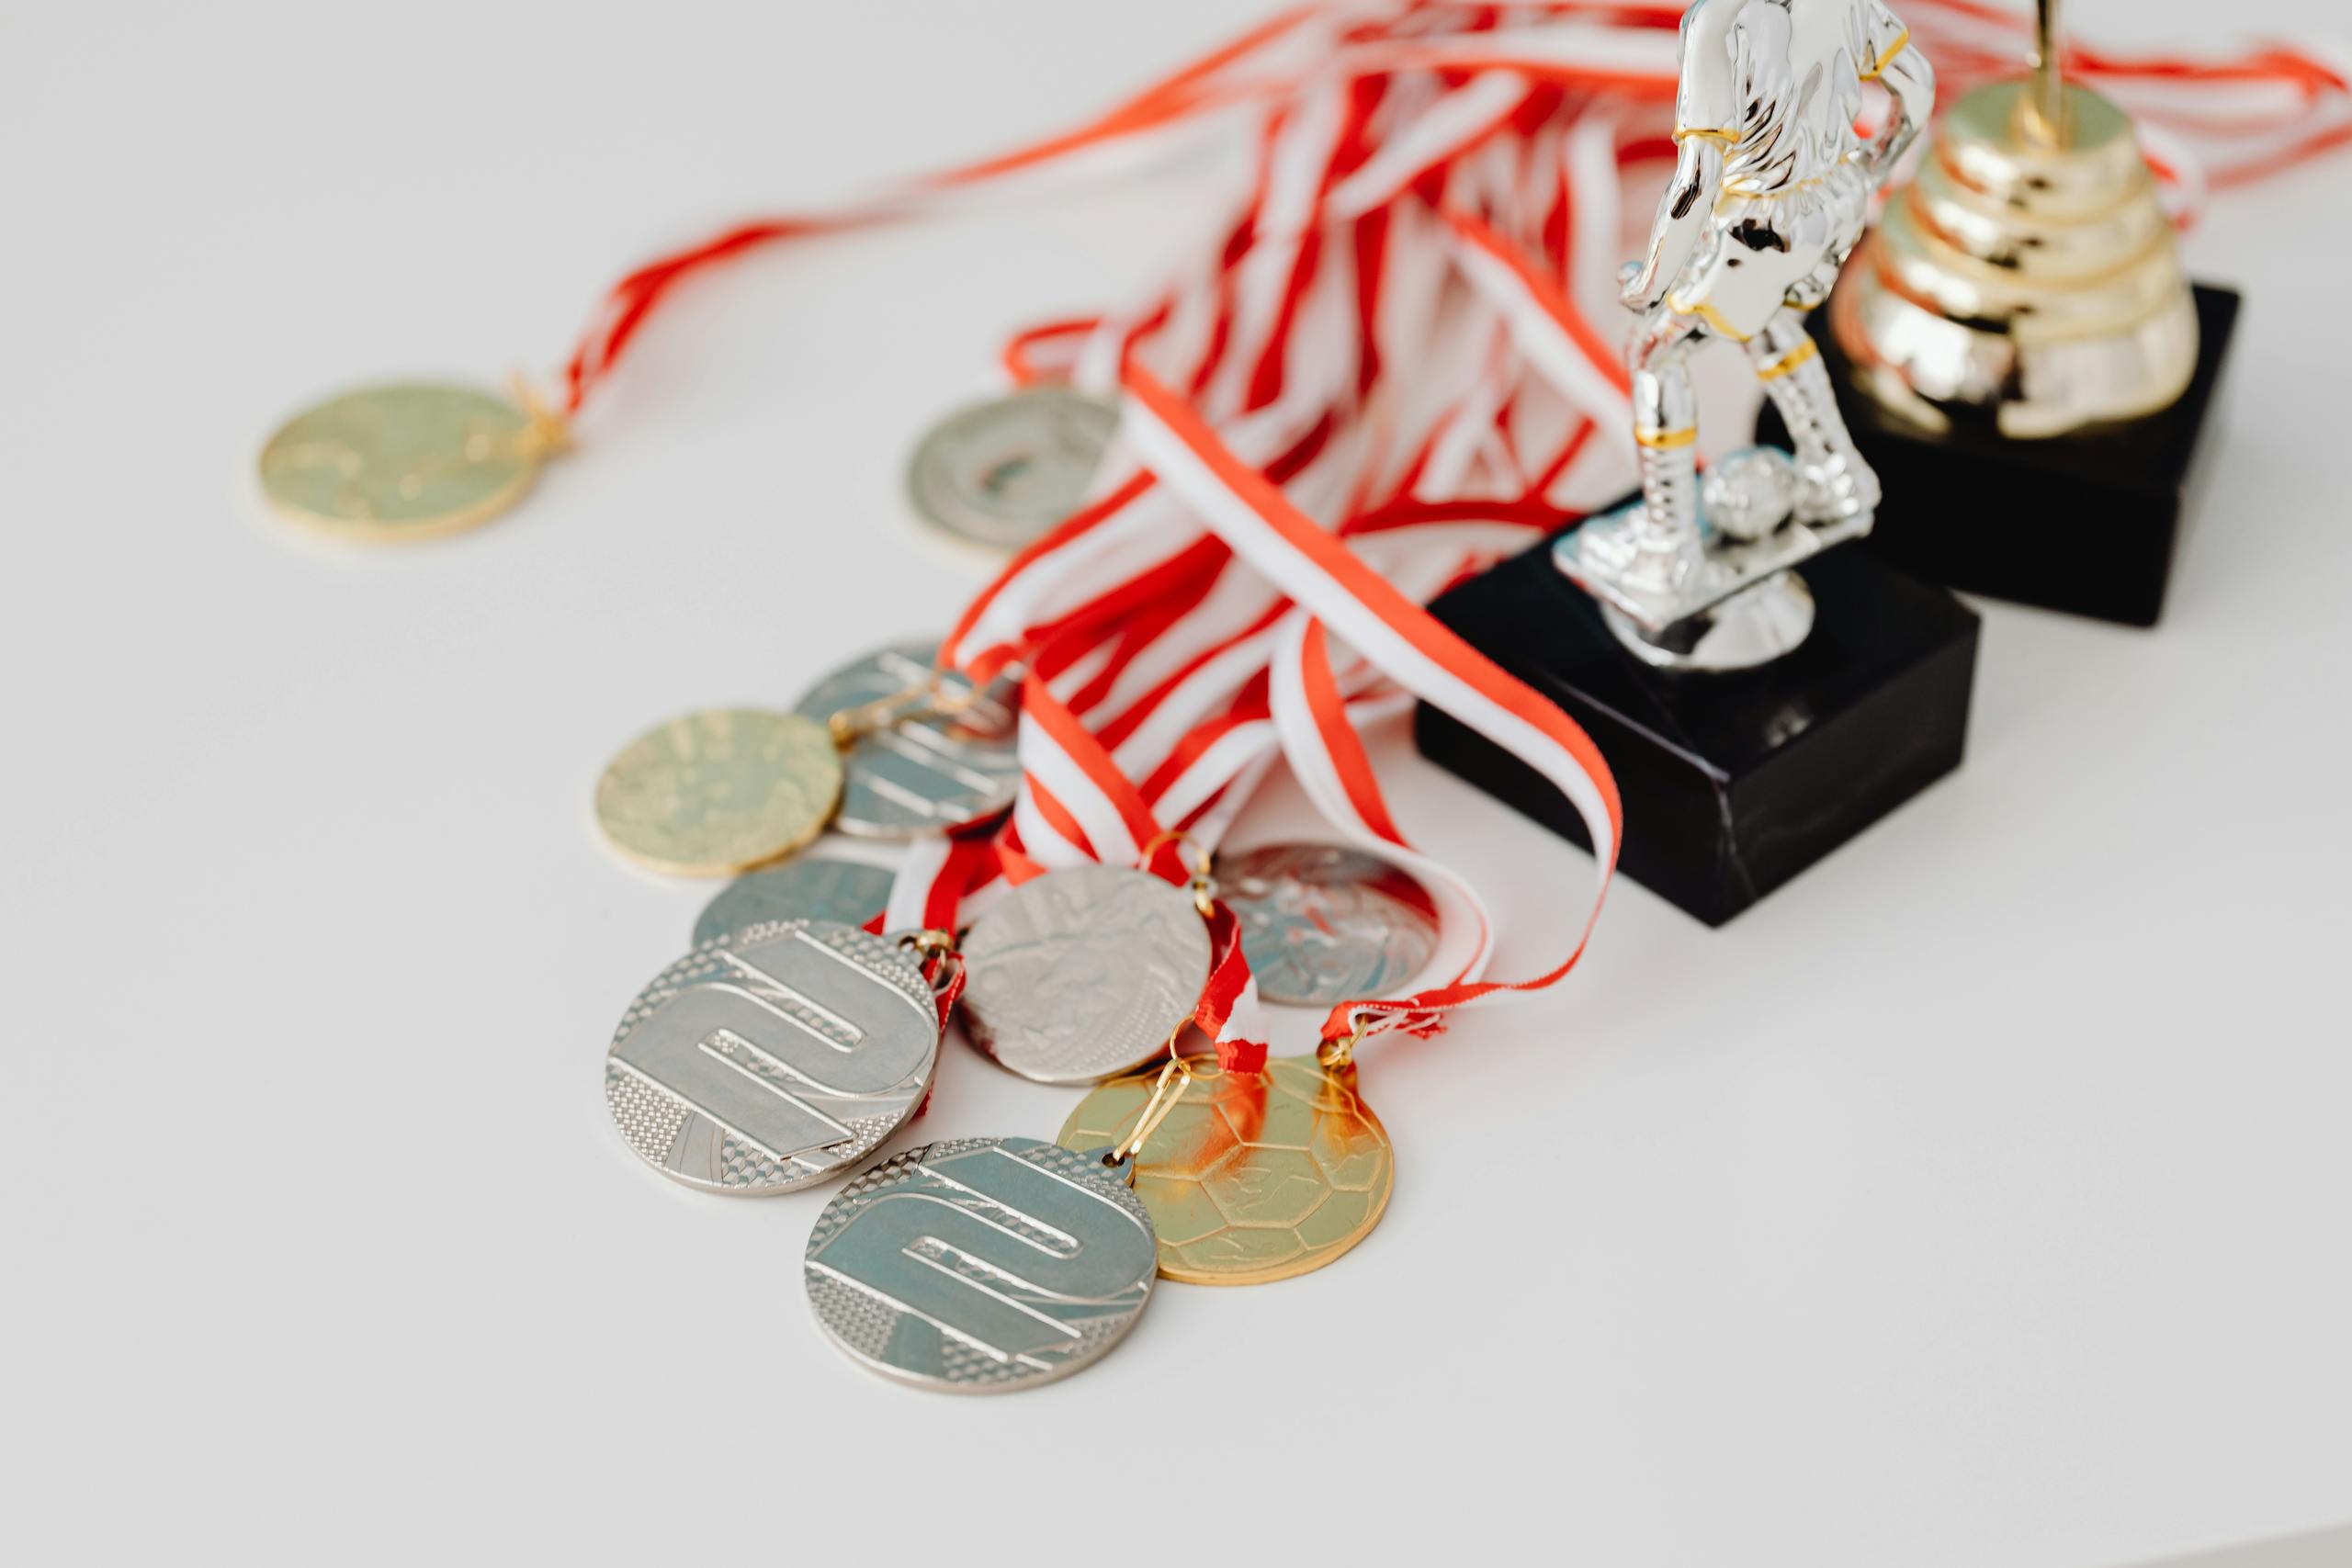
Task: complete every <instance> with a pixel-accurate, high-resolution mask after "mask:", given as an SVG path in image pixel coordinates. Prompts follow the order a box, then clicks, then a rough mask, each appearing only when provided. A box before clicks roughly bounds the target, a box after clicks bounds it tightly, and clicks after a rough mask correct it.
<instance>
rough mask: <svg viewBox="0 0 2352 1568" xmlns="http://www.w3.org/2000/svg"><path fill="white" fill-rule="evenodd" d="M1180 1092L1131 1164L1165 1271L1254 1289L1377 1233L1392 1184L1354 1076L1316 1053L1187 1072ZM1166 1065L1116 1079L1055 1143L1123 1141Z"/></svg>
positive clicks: (1390, 1155)
mask: <svg viewBox="0 0 2352 1568" xmlns="http://www.w3.org/2000/svg"><path fill="white" fill-rule="evenodd" d="M1191 1066H1192V1076H1191V1081H1190V1082H1188V1083H1186V1084H1185V1085H1184V1088H1183V1092H1182V1097H1181V1098H1180V1099H1179V1100H1178V1101H1177V1103H1176V1104H1175V1106H1174V1107H1173V1108H1172V1109H1168V1110H1167V1111H1166V1114H1165V1117H1164V1119H1163V1120H1162V1121H1161V1122H1159V1126H1158V1127H1157V1128H1154V1129H1152V1130H1150V1131H1149V1132H1148V1134H1147V1135H1146V1137H1145V1140H1144V1144H1143V1148H1142V1150H1141V1152H1140V1153H1138V1154H1137V1155H1136V1159H1135V1168H1136V1197H1138V1198H1141V1199H1142V1200H1143V1206H1144V1208H1145V1209H1147V1210H1148V1211H1149V1213H1150V1214H1151V1223H1152V1227H1153V1229H1154V1230H1155V1231H1157V1232H1158V1234H1159V1271H1160V1273H1162V1274H1164V1275H1166V1276H1167V1277H1168V1278H1169V1279H1170V1280H1183V1281H1185V1282H1187V1283H1190V1284H1195V1285H1255V1284H1263V1283H1266V1282H1267V1281H1270V1280H1288V1279H1291V1278H1293V1277H1294V1276H1295V1275H1299V1274H1306V1273H1310V1272H1312V1271H1313V1270H1315V1269H1320V1268H1322V1267H1323V1265H1325V1264H1326V1263H1329V1262H1330V1261H1331V1260H1332V1259H1333V1258H1337V1257H1339V1256H1340V1254H1341V1253H1343V1252H1345V1251H1347V1250H1348V1249H1349V1248H1350V1247H1353V1246H1355V1244H1356V1243H1358V1242H1359V1241H1362V1240H1363V1238H1364V1237H1365V1236H1367V1235H1371V1234H1372V1227H1373V1226H1374V1225H1376V1224H1379V1223H1380V1214H1381V1211H1382V1210H1384V1209H1385V1208H1386V1207H1387V1206H1388V1194H1389V1193H1390V1192H1391V1191H1392V1190H1394V1189H1395V1187H1396V1184H1397V1160H1396V1156H1395V1152H1394V1151H1393V1150H1392V1149H1391V1148H1390V1146H1389V1143H1388V1133H1387V1130H1386V1129H1385V1128H1384V1127H1382V1126H1381V1124H1380V1118H1379V1117H1377V1116H1374V1114H1373V1113H1372V1108H1371V1107H1370V1106H1368V1105H1366V1104H1365V1103H1364V1102H1363V1097H1362V1096H1361V1095H1359V1094H1358V1093H1357V1092H1356V1070H1355V1067H1354V1066H1353V1065H1352V1064H1351V1063H1346V1062H1344V1061H1343V1062H1342V1063H1341V1065H1340V1066H1330V1067H1327V1066H1324V1065H1323V1064H1322V1063H1320V1062H1318V1061H1317V1060H1316V1059H1315V1058H1314V1057H1312V1056H1281V1057H1274V1058H1272V1059H1270V1060H1269V1061H1268V1062H1267V1063H1266V1066H1265V1068H1264V1070H1262V1071H1261V1072H1257V1073H1228V1072H1226V1071H1224V1070H1223V1069H1222V1068H1220V1067H1218V1066H1216V1064H1215V1063H1213V1062H1206V1063H1204V1062H1198V1061H1195V1062H1193V1063H1192V1064H1191ZM1160 1081H1161V1069H1159V1068H1154V1069H1152V1070H1151V1071H1149V1072H1145V1073H1139V1074H1136V1075H1134V1076H1131V1077H1123V1078H1114V1079H1112V1080H1111V1081H1110V1082H1109V1083H1106V1084H1103V1086H1102V1087H1101V1088H1099V1089H1095V1090H1094V1092H1093V1093H1091V1094H1090V1095H1088V1096H1087V1097H1086V1098H1085V1099H1084V1100H1080V1101H1079V1105H1078V1109H1077V1110H1076V1111H1072V1112H1071V1113H1070V1118H1069V1121H1068V1122H1064V1123H1063V1124H1062V1130H1061V1135H1060V1137H1059V1138H1058V1139H1057V1140H1056V1141H1057V1142H1058V1143H1059V1144H1060V1145H1062V1146H1063V1147H1064V1148H1067V1149H1094V1148H1101V1147H1103V1145H1117V1144H1119V1143H1120V1142H1121V1140H1122V1138H1123V1136H1124V1135H1125V1134H1129V1133H1130V1131H1131V1129H1133V1128H1134V1127H1135V1125H1136V1118H1137V1116H1138V1115H1139V1114H1140V1113H1142V1112H1143V1111H1144V1110H1145V1108H1146V1106H1147V1105H1148V1103H1149V1102H1150V1100H1151V1099H1152V1096H1153V1092H1154V1090H1155V1089H1156V1088H1158V1086H1159V1083H1160Z"/></svg>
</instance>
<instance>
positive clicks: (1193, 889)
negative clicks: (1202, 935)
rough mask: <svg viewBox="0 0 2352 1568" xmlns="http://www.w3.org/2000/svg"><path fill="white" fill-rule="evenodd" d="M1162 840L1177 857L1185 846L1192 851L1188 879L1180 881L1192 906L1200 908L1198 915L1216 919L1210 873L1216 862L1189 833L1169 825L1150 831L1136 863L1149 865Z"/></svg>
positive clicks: (1184, 849)
mask: <svg viewBox="0 0 2352 1568" xmlns="http://www.w3.org/2000/svg"><path fill="white" fill-rule="evenodd" d="M1163 844H1174V845H1175V846H1176V849H1177V854H1178V856H1179V857H1180V858H1181V857H1182V854H1183V852H1184V851H1186V850H1188V849H1189V850H1191V851H1192V852H1193V875H1192V879H1191V880H1190V881H1189V882H1187V883H1186V884H1185V885H1184V886H1185V891H1187V892H1189V893H1190V894H1192V896H1193V908H1195V909H1197V910H1199V911H1200V914H1201V919H1204V920H1213V919H1216V881H1215V880H1214V879H1213V878H1212V877H1211V875H1210V871H1211V869H1212V867H1213V866H1214V865H1215V864H1216V862H1215V861H1214V860H1212V859H1211V858H1210V855H1209V852H1208V851H1206V850H1204V849H1203V848H1202V847H1201V846H1200V844H1199V843H1198V842H1196V841H1195V840H1193V835H1192V834H1190V833H1187V832H1186V831H1184V830H1183V829H1182V828H1169V829H1162V830H1161V831H1160V832H1158V833H1155V834H1153V835H1152V838H1151V841H1150V842H1149V843H1148V844H1146V845H1144V847H1143V851H1142V852H1141V853H1140V854H1138V855H1137V856H1136V863H1137V864H1138V865H1143V866H1148V865H1150V864H1151V857H1152V856H1154V855H1156V854H1158V853H1159V850H1160V846H1161V845H1163Z"/></svg>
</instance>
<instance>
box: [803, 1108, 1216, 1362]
mask: <svg viewBox="0 0 2352 1568" xmlns="http://www.w3.org/2000/svg"><path fill="white" fill-rule="evenodd" d="M1187 1076H1188V1072H1187V1069H1186V1068H1185V1066H1184V1065H1183V1064H1182V1063H1181V1062H1170V1064H1169V1065H1168V1066H1167V1067H1166V1068H1165V1069H1164V1070H1163V1071H1162V1074H1161V1076H1160V1078H1159V1082H1158V1089H1159V1093H1158V1094H1157V1096H1155V1097H1151V1098H1150V1099H1149V1100H1148V1102H1147V1103H1145V1104H1144V1105H1143V1107H1142V1111H1141V1114H1140V1115H1139V1116H1138V1117H1136V1119H1135V1123H1136V1124H1135V1127H1134V1128H1133V1129H1132V1130H1131V1131H1130V1133H1129V1134H1128V1135H1127V1136H1125V1137H1124V1138H1120V1139H1115V1140H1114V1139H1106V1140H1104V1142H1103V1143H1102V1144H1099V1145H1094V1146H1093V1147H1091V1148H1087V1149H1071V1148H1067V1147H1063V1146H1060V1145H1055V1144H1048V1143H1045V1142H1043V1141H1041V1140H1038V1139H1035V1138H954V1139H949V1140H947V1141H945V1142H943V1143H936V1144H928V1145H923V1146H922V1147H920V1148H913V1149H909V1150H907V1151H906V1152H905V1153H903V1154H898V1155H893V1156H890V1157H889V1158H888V1159H886V1160H884V1161H882V1162H881V1163H880V1164H878V1165H876V1166H874V1167H872V1168H869V1169H867V1170H865V1171H863V1172H861V1173H859V1175H858V1176H857V1177H855V1178H854V1179H853V1180H852V1181H851V1182H850V1183H849V1185H848V1186H846V1187H844V1188H843V1189H842V1190H841V1191H840V1192H839V1193H837V1194H835V1195H834V1197H833V1199H832V1201H831V1202H829V1203H827V1204H826V1205H825V1212H824V1213H823V1214H822V1215H821V1216H820V1217H819V1219H818V1221H817V1227H816V1230H815V1232H814V1233H813V1234H812V1235H810V1236H809V1247H808V1252H807V1254H806V1256H805V1258H804V1259H803V1262H802V1278H803V1281H804V1283H805V1284H806V1286H807V1289H808V1292H809V1310H810V1311H811V1312H812V1313H813V1314H815V1316H816V1319H817V1323H818V1326H819V1327H820V1328H821V1329H823V1330H824V1332H825V1335H826V1337H828V1338H830V1339H831V1340H832V1341H833V1343H834V1344H835V1345H837V1346H839V1347H840V1348H842V1351H844V1352H845V1353H846V1354H847V1355H849V1357H850V1358H851V1359H854V1360H855V1361H856V1362H857V1363H858V1364H859V1365H861V1366H863V1367H865V1368H866V1369H868V1370H869V1371H875V1372H878V1373H880V1374H881V1375H883V1376H884V1377H888V1378H892V1379H895V1380H897V1381H898V1382H905V1383H911V1384H913V1385H915V1386H916V1387H919V1388H928V1389H933V1390H937V1391H940V1392H943V1393H1003V1392H1007V1391H1010V1390H1012V1389H1018V1388H1031V1387H1035V1386H1036V1385H1038V1384H1040V1383H1046V1382H1052V1381H1053V1380H1054V1379H1056V1378H1060V1377H1067V1376H1068V1375H1069V1374H1070V1373H1071V1372H1074V1371H1079V1370H1080V1368H1082V1367H1085V1366H1087V1365H1089V1364H1090V1363H1091V1362H1092V1361H1094V1360H1095V1359H1097V1358H1099V1357H1101V1356H1102V1355H1103V1354H1104V1353H1105V1352H1106V1351H1108V1350H1109V1349H1110V1348H1112V1347H1113V1346H1114V1345H1116V1344H1117V1343H1118V1342H1119V1341H1120V1340H1121V1339H1123V1338H1125V1337H1126V1334H1127V1331H1128V1330H1129V1329H1131V1328H1133V1327H1134V1326H1135V1324H1136V1319H1137V1318H1138V1317H1139V1316H1141V1315H1142V1313H1143V1309H1144V1304H1145V1303H1147V1302H1148V1301H1149V1300H1150V1298H1151V1289H1152V1281H1153V1279H1154V1277H1155V1275H1156V1274H1157V1272H1158V1267H1157V1265H1158V1258H1159V1251H1158V1247H1157V1246H1156V1244H1155V1240H1154V1237H1153V1234H1152V1222H1151V1216H1150V1213H1148V1210H1147V1209H1146V1207H1145V1205H1144V1204H1143V1203H1142V1202H1140V1201H1138V1200H1137V1199H1136V1194H1135V1193H1134V1192H1133V1191H1132V1190H1130V1187H1129V1183H1130V1181H1131V1180H1132V1179H1133V1177H1134V1174H1135V1153H1136V1149H1137V1148H1138V1147H1140V1146H1141V1145H1142V1144H1143V1143H1144V1141H1145V1138H1146V1136H1148V1134H1149V1133H1150V1131H1151V1128H1152V1125H1153V1122H1154V1118H1155V1117H1156V1116H1157V1115H1159V1114H1163V1113H1165V1111H1167V1110H1170V1109H1172V1108H1173V1107H1174V1106H1175V1104H1176V1103H1177V1101H1178V1100H1179V1098H1180V1089H1181V1084H1182V1080H1183V1079H1184V1078H1185V1077H1187Z"/></svg>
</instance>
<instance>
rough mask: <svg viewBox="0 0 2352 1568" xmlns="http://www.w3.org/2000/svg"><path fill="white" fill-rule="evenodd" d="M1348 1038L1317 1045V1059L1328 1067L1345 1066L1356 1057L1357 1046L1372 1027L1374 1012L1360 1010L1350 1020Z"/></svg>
mask: <svg viewBox="0 0 2352 1568" xmlns="http://www.w3.org/2000/svg"><path fill="white" fill-rule="evenodd" d="M1348 1024H1349V1028H1348V1033H1347V1038H1346V1039H1344V1040H1326V1041H1325V1042H1323V1043H1322V1044H1320V1045H1317V1047H1315V1059H1316V1060H1317V1062H1319V1063H1321V1064H1322V1065H1323V1066H1326V1067H1335V1068H1336V1067H1344V1066H1347V1065H1348V1064H1349V1063H1351V1062H1352V1061H1354V1060H1355V1059H1356V1047H1357V1046H1359V1045H1361V1044H1363V1037H1364V1035H1365V1034H1366V1033H1368V1032H1370V1031H1371V1029H1372V1014H1370V1013H1368V1012H1360V1013H1358V1014H1356V1015H1355V1017H1353V1018H1351V1019H1350V1020H1349V1021H1348Z"/></svg>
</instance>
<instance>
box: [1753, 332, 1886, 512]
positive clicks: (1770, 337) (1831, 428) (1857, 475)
mask: <svg viewBox="0 0 2352 1568" xmlns="http://www.w3.org/2000/svg"><path fill="white" fill-rule="evenodd" d="M1747 356H1748V358H1749V360H1750V361H1751V362H1753V364H1754V365H1755V367H1756V375H1757V378H1758V380H1760V381H1762V382H1763V383H1764V391H1765V393H1766V395H1767V396H1769V397H1770V399H1771V400H1772V403H1773V406H1774V407H1776V408H1778V409H1779V410H1780V412H1781V423H1783V424H1785V425H1787V426H1788V427H1789V437H1790V439H1791V440H1792V441H1793V442H1795V443H1796V458H1797V506H1796V518H1797V521H1798V522H1800V523H1831V522H1842V521H1844V520H1846V519H1848V518H1852V517H1860V516H1861V515H1862V514H1863V513H1870V512H1875V511H1877V510H1878V502H1879V483H1878V475H1876V474H1875V473H1873V472H1871V466H1870V465H1869V464H1868V463H1866V462H1864V461H1863V460H1862V455H1861V453H1860V452H1859V451H1857V450H1855V448H1854V438H1853V437H1852V436H1851V435H1850V434H1848V433H1847V430H1846V419H1845V416H1844V415H1843V414H1841V413H1839V412H1838V395H1837V392H1836V390H1835V389H1833V388H1832V387H1831V386H1830V385H1829V371H1828V367H1826V366H1824V365H1823V364H1822V363H1821V353H1820V350H1819V349H1817V348H1816V347H1815V345H1814V341H1813V339H1812V337H1811V336H1810V335H1809V334H1807V333H1806V332H1805V330H1804V317H1803V316H1801V315H1799V314H1798V313H1797V312H1796V311H1794V310H1782V311H1781V312H1779V313H1778V314H1776V315H1775V316H1773V318H1772V319H1771V320H1770V321H1768V322H1766V323H1765V326H1764V330H1763V331H1762V332H1760V333H1757V334H1756V335H1755V336H1754V337H1752V338H1750V339H1748V341H1747Z"/></svg>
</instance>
